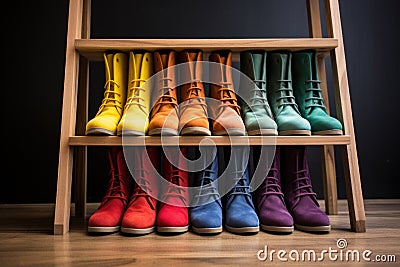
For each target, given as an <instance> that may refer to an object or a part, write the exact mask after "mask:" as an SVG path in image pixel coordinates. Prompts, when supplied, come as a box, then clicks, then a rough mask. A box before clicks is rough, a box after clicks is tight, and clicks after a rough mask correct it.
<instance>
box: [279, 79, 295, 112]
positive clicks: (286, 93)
mask: <svg viewBox="0 0 400 267" xmlns="http://www.w3.org/2000/svg"><path fill="white" fill-rule="evenodd" d="M278 82H279V83H280V84H281V87H280V88H279V89H278V90H277V91H278V92H279V93H280V97H278V98H277V101H278V102H279V104H278V108H280V107H282V106H294V107H295V108H296V109H297V107H298V106H297V104H296V102H295V98H294V95H293V89H292V85H291V83H292V80H284V79H282V80H278ZM285 84H286V86H285Z"/></svg>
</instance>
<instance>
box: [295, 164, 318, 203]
mask: <svg viewBox="0 0 400 267" xmlns="http://www.w3.org/2000/svg"><path fill="white" fill-rule="evenodd" d="M295 174H296V177H297V178H296V179H294V180H293V181H292V182H291V184H292V188H293V192H294V198H295V199H299V198H300V197H302V196H312V197H313V198H316V196H317V194H316V193H314V191H313V190H312V185H311V180H310V177H308V171H307V170H306V169H304V170H300V171H297V172H296V173H295Z"/></svg>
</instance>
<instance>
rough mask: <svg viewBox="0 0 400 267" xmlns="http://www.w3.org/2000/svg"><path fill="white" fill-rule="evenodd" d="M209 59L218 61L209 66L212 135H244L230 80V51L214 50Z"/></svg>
mask: <svg viewBox="0 0 400 267" xmlns="http://www.w3.org/2000/svg"><path fill="white" fill-rule="evenodd" d="M210 61H211V62H215V63H218V65H217V64H211V66H210V78H211V80H210V82H211V83H210V95H211V97H212V98H213V99H216V100H217V101H215V102H214V101H213V102H212V103H213V104H212V105H210V104H209V108H210V107H212V108H210V113H211V118H212V121H213V123H212V129H213V131H212V133H213V135H245V126H244V123H243V120H242V117H241V116H240V106H239V105H238V101H237V98H236V94H235V91H234V88H233V80H232V69H231V66H232V52H231V51H216V52H213V53H211V55H210Z"/></svg>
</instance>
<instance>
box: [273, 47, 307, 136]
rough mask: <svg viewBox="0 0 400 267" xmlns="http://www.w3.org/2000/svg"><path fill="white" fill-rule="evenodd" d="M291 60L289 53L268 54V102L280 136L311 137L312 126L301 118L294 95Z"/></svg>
mask: <svg viewBox="0 0 400 267" xmlns="http://www.w3.org/2000/svg"><path fill="white" fill-rule="evenodd" d="M291 59H292V55H291V53H290V52H288V51H280V52H271V53H269V54H268V57H267V70H268V71H267V76H268V81H267V83H268V90H267V91H268V100H269V103H270V104H271V107H272V111H273V113H274V116H275V121H276V123H277V124H278V131H279V135H311V125H310V123H309V122H308V121H307V120H306V119H305V118H303V117H302V116H301V114H300V111H299V108H298V106H297V104H296V101H295V97H294V95H293V89H292V73H291Z"/></svg>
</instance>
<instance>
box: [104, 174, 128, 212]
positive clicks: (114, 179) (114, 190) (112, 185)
mask: <svg viewBox="0 0 400 267" xmlns="http://www.w3.org/2000/svg"><path fill="white" fill-rule="evenodd" d="M110 173H111V175H110V176H111V179H110V181H109V182H108V189H107V192H106V194H105V196H104V197H103V201H102V205H104V203H105V202H107V201H108V200H109V199H121V200H122V202H124V203H126V202H127V201H128V197H127V195H126V194H125V192H124V191H123V190H121V187H125V186H127V185H125V184H124V182H123V181H124V180H125V179H123V178H122V177H123V175H121V174H117V173H116V171H115V169H114V168H111V171H110Z"/></svg>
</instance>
